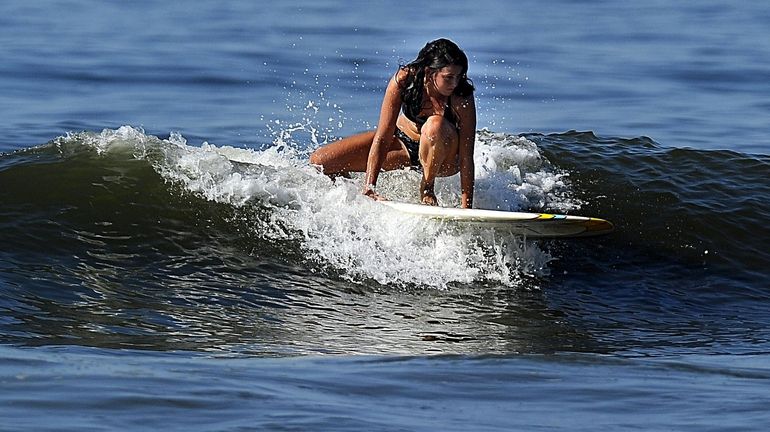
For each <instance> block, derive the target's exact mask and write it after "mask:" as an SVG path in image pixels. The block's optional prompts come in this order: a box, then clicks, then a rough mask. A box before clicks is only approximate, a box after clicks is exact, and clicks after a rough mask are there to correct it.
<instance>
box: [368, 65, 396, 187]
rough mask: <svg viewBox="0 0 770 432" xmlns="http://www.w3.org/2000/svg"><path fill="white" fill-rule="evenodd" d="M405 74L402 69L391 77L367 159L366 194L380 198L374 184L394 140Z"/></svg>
mask: <svg viewBox="0 0 770 432" xmlns="http://www.w3.org/2000/svg"><path fill="white" fill-rule="evenodd" d="M405 74H406V71H404V70H402V69H400V70H399V71H398V72H397V73H396V74H395V75H394V76H393V78H391V79H390V82H389V83H388V87H387V89H386V90H385V96H384V97H383V99H382V107H381V108H380V119H379V121H378V122H377V130H376V131H375V133H374V139H373V140H372V147H371V148H370V149H369V158H368V159H367V161H366V177H365V178H366V183H365V185H364V195H367V196H371V197H372V198H380V197H379V196H378V195H377V193H376V192H375V191H374V186H375V185H376V184H377V178H378V177H379V175H380V170H381V169H382V164H383V162H384V161H385V156H386V155H387V153H388V150H389V149H390V146H391V143H392V140H393V134H394V133H395V131H396V120H397V119H398V113H399V111H400V109H401V92H400V89H399V84H398V83H399V81H401V80H403V79H404V77H405Z"/></svg>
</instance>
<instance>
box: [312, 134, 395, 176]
mask: <svg viewBox="0 0 770 432" xmlns="http://www.w3.org/2000/svg"><path fill="white" fill-rule="evenodd" d="M373 139H374V131H368V132H362V133H359V134H356V135H352V136H349V137H347V138H343V139H341V140H339V141H335V142H333V143H330V144H327V145H325V146H323V147H321V148H319V149H317V150H316V151H314V152H313V154H311V155H310V163H311V164H313V165H320V166H321V168H322V169H323V173H324V174H326V175H330V176H334V175H345V174H347V173H350V172H365V171H366V161H367V159H368V158H369V149H370V148H371V147H372V140H373ZM407 166H409V154H408V153H407V152H406V149H405V148H404V146H403V145H402V144H401V141H399V140H397V139H396V138H395V137H393V140H392V141H391V144H390V147H389V148H388V153H387V154H386V155H385V162H384V163H383V165H382V169H383V170H385V171H390V170H394V169H399V168H404V167H407Z"/></svg>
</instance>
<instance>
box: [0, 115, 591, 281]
mask: <svg viewBox="0 0 770 432" xmlns="http://www.w3.org/2000/svg"><path fill="white" fill-rule="evenodd" d="M291 135H292V134H291V133H286V134H283V135H282V136H281V137H279V138H278V139H277V142H276V143H275V145H273V146H271V147H269V148H266V149H263V150H252V149H242V148H235V147H229V146H221V147H218V146H214V145H210V144H208V143H203V144H202V145H200V146H191V145H188V143H187V142H186V140H185V139H184V137H182V136H181V135H180V134H178V133H172V134H171V135H170V136H169V137H168V138H166V139H162V138H159V137H155V136H151V135H148V134H146V133H145V132H144V131H143V130H141V129H139V128H134V127H130V126H124V127H121V128H119V129H115V130H112V129H107V130H104V131H102V132H101V133H93V132H81V133H72V134H68V135H67V136H64V137H60V138H57V139H55V140H53V141H52V142H50V143H48V144H47V145H43V146H40V147H37V148H34V149H29V150H25V151H20V152H16V153H14V154H10V155H5V156H4V157H3V165H2V171H0V181H2V184H3V185H4V187H3V192H2V194H3V195H4V196H3V201H4V202H5V203H7V205H6V207H5V209H4V210H3V212H2V215H3V217H2V224H3V225H4V226H5V227H7V228H8V230H9V231H8V232H16V233H18V234H17V235H13V236H11V238H9V239H8V243H7V244H11V245H13V247H14V248H15V250H17V251H29V252H31V251H34V250H35V246H34V245H30V244H31V243H30V242H29V239H30V237H34V238H36V239H38V240H40V242H43V243H45V244H46V245H47V246H46V248H45V251H38V252H40V253H53V251H52V249H53V250H56V249H61V251H62V252H63V253H66V252H64V251H75V252H77V255H80V256H93V255H100V256H102V255H104V256H109V257H112V258H113V261H114V262H112V263H111V265H114V266H120V265H125V260H126V259H131V258H132V257H134V256H135V255H141V256H142V257H146V255H147V252H146V250H147V249H148V248H149V249H151V250H152V251H153V252H154V254H155V255H156V257H155V262H158V260H160V261H163V260H165V259H166V258H164V254H166V255H168V254H171V255H179V256H182V257H183V256H185V254H190V253H191V252H190V250H191V249H193V248H190V247H189V246H185V245H188V244H189V243H191V242H195V243H198V244H206V243H212V242H215V243H220V242H228V241H233V242H234V243H233V244H239V245H241V246H240V247H242V248H243V250H242V253H251V254H253V253H257V254H264V255H272V256H276V255H277V256H281V257H284V258H285V259H289V260H293V261H294V262H297V263H302V264H303V265H306V266H308V268H310V269H311V271H315V272H322V273H326V274H330V275H334V277H341V278H344V279H348V280H350V281H354V282H365V281H369V280H373V281H376V282H377V283H379V284H383V285H387V284H394V285H397V286H398V285H401V286H426V287H438V288H445V287H447V286H449V285H451V284H457V283H459V284H468V283H471V282H478V281H483V282H495V283H501V284H504V285H512V286H515V285H517V284H521V281H522V280H523V279H527V278H532V277H535V278H536V277H542V276H545V275H547V274H548V266H547V264H548V262H549V261H550V260H551V259H552V256H551V255H550V254H549V253H548V252H547V250H546V249H545V248H543V247H541V246H540V245H539V244H537V243H533V242H527V241H525V240H524V239H520V238H514V237H506V236H501V235H500V234H498V233H496V232H494V231H489V230H482V229H461V228H458V227H456V226H448V225H446V224H443V223H438V222H434V221H427V220H419V219H414V218H411V217H408V216H404V215H401V214H398V213H395V212H394V211H392V210H389V209H386V208H384V207H383V206H381V205H380V204H378V203H375V202H373V201H371V200H369V199H368V198H366V197H363V196H362V195H361V194H360V192H359V190H360V179H359V178H357V177H354V178H352V179H337V180H336V181H332V180H330V179H329V178H328V177H326V176H324V175H322V174H320V173H319V172H318V170H317V169H316V168H315V167H312V166H310V165H309V164H308V162H307V160H308V157H307V153H308V150H307V149H303V146H306V145H307V144H306V143H298V142H294V141H293V140H292V138H291ZM476 162H477V172H476V176H477V178H478V180H477V193H476V196H477V198H476V205H477V206H478V207H482V208H494V209H506V210H521V209H537V210H552V211H569V210H574V209H579V208H580V205H581V201H580V200H577V199H574V198H573V197H572V192H571V189H570V181H569V173H567V172H565V171H563V170H558V169H555V168H554V167H553V166H552V165H551V164H550V163H549V162H548V160H547V159H546V158H544V157H543V156H542V155H541V154H540V152H539V150H538V148H537V146H536V145H535V144H534V143H533V142H532V141H530V140H527V139H526V138H522V137H517V136H512V135H509V134H499V133H497V134H496V133H492V132H489V131H480V132H479V134H478V144H477V152H476ZM418 183H419V174H418V173H417V172H413V171H407V170H404V171H398V172H391V173H386V174H385V175H383V178H382V180H381V183H380V185H381V187H380V189H381V190H382V191H383V193H385V194H386V196H389V197H390V198H391V199H394V200H400V201H413V202H416V201H417V199H418V197H417V185H418ZM437 195H438V197H439V200H440V201H441V202H442V203H444V205H453V206H456V205H459V180H458V178H457V176H455V177H453V178H448V179H440V180H439V181H438V182H437ZM64 239H66V240H64ZM118 243H119V245H118ZM115 248H118V249H119V250H121V251H122V252H119V253H118V252H116V251H115V250H114V249H115ZM140 250H141V251H144V252H142V253H138V251H140ZM120 260H123V261H120Z"/></svg>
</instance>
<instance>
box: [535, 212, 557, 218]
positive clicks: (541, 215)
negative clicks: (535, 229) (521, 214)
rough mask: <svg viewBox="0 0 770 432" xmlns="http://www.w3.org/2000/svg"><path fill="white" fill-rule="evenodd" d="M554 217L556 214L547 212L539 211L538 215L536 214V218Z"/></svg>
mask: <svg viewBox="0 0 770 432" xmlns="http://www.w3.org/2000/svg"><path fill="white" fill-rule="evenodd" d="M554 217H556V216H554V215H552V214H549V213H540V214H539V215H537V218H536V219H553V218H554Z"/></svg>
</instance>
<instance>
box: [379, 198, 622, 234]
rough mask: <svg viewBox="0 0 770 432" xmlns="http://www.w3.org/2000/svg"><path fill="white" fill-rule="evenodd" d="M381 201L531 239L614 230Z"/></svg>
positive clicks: (579, 220) (574, 220)
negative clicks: (507, 231)
mask: <svg viewBox="0 0 770 432" xmlns="http://www.w3.org/2000/svg"><path fill="white" fill-rule="evenodd" d="M380 202H381V203H382V204H384V205H386V206H388V207H390V208H392V209H394V210H397V211H399V212H402V213H405V214H409V215H412V216H416V217H424V218H429V219H438V220H442V221H449V222H455V223H461V224H475V225H481V226H484V227H491V228H496V229H504V230H509V231H510V232H511V233H513V234H519V235H523V236H526V237H534V238H552V237H587V236H596V235H602V234H607V233H610V232H612V230H613V229H614V226H613V225H612V223H611V222H609V221H606V220H604V219H599V218H594V217H586V216H573V215H562V214H550V213H526V212H509V211H501V210H482V209H463V208H455V207H435V206H427V205H422V204H412V203H403V202H395V201H380Z"/></svg>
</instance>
